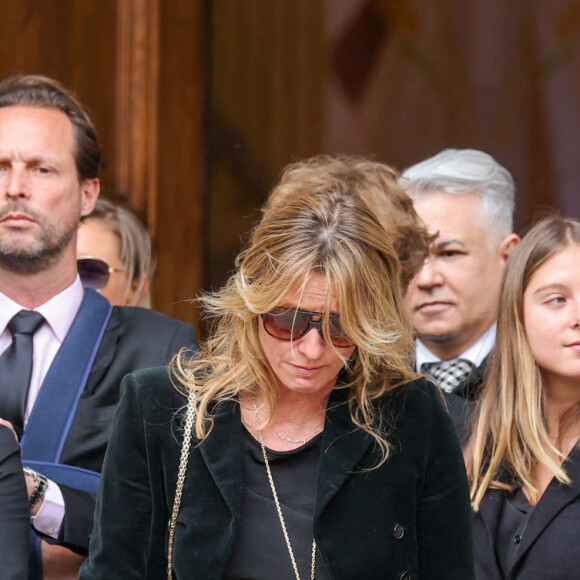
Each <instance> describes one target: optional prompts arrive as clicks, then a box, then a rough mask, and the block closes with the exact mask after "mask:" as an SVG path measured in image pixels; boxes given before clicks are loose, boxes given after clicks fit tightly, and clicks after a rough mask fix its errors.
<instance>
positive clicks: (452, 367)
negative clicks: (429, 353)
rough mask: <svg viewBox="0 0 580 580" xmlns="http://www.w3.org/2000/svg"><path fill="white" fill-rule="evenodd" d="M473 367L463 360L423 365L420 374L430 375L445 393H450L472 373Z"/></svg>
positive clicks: (470, 363)
mask: <svg viewBox="0 0 580 580" xmlns="http://www.w3.org/2000/svg"><path fill="white" fill-rule="evenodd" d="M474 369H475V365H474V364H473V363H472V362H470V361H468V360H464V359H461V358H460V359H457V360H454V361H451V362H445V361H442V362H438V363H425V364H422V365H421V372H423V373H426V374H428V375H431V376H432V377H433V378H434V379H435V380H436V381H437V383H438V384H439V386H440V387H441V388H442V389H443V390H444V391H446V392H447V393H452V392H453V391H454V390H455V389H456V388H457V387H458V386H459V385H460V384H461V383H463V381H464V380H465V379H466V378H467V377H468V376H469V375H470V374H471V373H472V372H473V370H474Z"/></svg>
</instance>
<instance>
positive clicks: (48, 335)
mask: <svg viewBox="0 0 580 580" xmlns="http://www.w3.org/2000/svg"><path fill="white" fill-rule="evenodd" d="M83 292H84V290H83V286H82V284H81V280H80V278H79V277H78V276H77V277H76V279H75V281H74V283H73V284H72V285H71V286H69V287H68V288H66V289H65V290H63V291H62V292H61V293H60V294H57V295H56V296H54V297H53V298H51V299H50V300H49V301H48V302H45V303H44V304H42V305H41V306H39V307H38V308H35V310H36V312H40V314H42V315H43V316H44V318H45V322H44V323H43V324H42V326H41V327H40V328H39V329H38V330H37V331H36V332H35V333H34V337H33V343H32V344H33V355H32V377H31V379H30V388H29V390H28V400H27V403H26V412H25V414H24V425H25V426H26V423H27V422H28V418H29V417H30V414H31V412H32V409H33V407H34V403H35V402H36V397H37V396H38V392H39V391H40V387H41V386H42V382H43V381H44V377H45V376H46V373H47V372H48V369H49V368H50V365H51V364H52V361H53V359H54V357H55V356H56V353H57V352H58V349H59V348H60V346H61V344H62V343H63V341H64V339H65V337H66V335H67V333H68V331H69V329H70V327H71V325H72V323H73V320H74V319H75V316H76V315H77V312H78V309H79V308H80V305H81V302H82V300H83ZM23 309H25V310H26V308H24V307H23V306H21V305H20V304H18V303H17V302H14V300H11V299H10V298H8V296H6V295H5V294H2V293H1V292H0V354H1V353H3V352H4V351H5V350H6V348H7V347H8V346H9V345H10V344H11V343H12V335H11V334H10V331H9V330H8V327H7V326H8V323H9V322H10V320H11V319H12V317H13V316H14V315H15V314H17V313H18V312H20V310H23ZM64 512H65V509H64V499H63V497H62V493H61V491H60V489H59V487H58V485H57V484H56V483H55V482H53V481H50V480H49V482H48V488H47V489H46V493H45V496H44V501H43V503H42V505H41V506H40V509H39V510H38V513H37V514H36V515H35V516H32V524H33V525H34V527H35V528H36V529H37V530H38V531H39V532H42V533H44V534H47V535H48V536H51V537H53V538H55V539H56V538H57V537H58V532H59V530H60V526H61V524H62V520H63V518H64Z"/></svg>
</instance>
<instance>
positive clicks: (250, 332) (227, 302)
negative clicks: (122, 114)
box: [174, 191, 417, 460]
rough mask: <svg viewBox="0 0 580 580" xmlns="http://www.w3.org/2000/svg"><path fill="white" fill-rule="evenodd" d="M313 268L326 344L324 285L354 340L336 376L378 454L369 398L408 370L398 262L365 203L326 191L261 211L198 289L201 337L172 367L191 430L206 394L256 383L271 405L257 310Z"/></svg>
mask: <svg viewBox="0 0 580 580" xmlns="http://www.w3.org/2000/svg"><path fill="white" fill-rule="evenodd" d="M313 274H321V275H323V276H324V277H325V278H326V282H327V288H328V294H327V297H326V306H325V309H324V316H323V325H322V328H323V334H324V336H325V338H326V340H327V342H328V344H329V345H330V348H334V347H332V343H331V342H330V341H329V340H328V336H329V335H328V332H329V327H328V322H329V319H328V315H329V314H330V313H331V312H330V304H331V300H332V292H336V293H337V295H338V298H339V301H340V302H339V303H340V319H341V324H342V326H343V328H344V330H345V332H346V333H347V334H348V336H349V337H350V338H351V339H352V341H353V342H354V343H355V344H356V349H355V353H354V355H353V356H352V357H351V358H350V359H349V360H346V359H344V364H345V366H344V371H343V373H342V374H341V385H340V386H341V387H342V388H345V389H348V391H349V395H348V397H349V404H350V409H351V416H352V419H353V421H354V422H355V424H357V425H358V426H359V427H360V428H361V429H364V430H365V431H367V432H368V433H369V434H370V435H372V436H373V437H374V438H375V440H376V441H377V443H378V444H379V446H380V448H381V449H382V452H383V460H384V459H386V457H387V456H388V451H389V446H388V443H387V440H386V435H385V431H384V428H385V426H384V425H380V424H378V413H377V412H376V402H377V399H378V398H379V397H381V396H383V395H384V394H385V393H387V392H388V391H390V390H392V389H395V388H397V387H398V386H399V385H402V384H403V383H406V382H408V381H410V380H412V379H414V378H416V376H417V375H415V373H414V372H413V370H412V365H411V355H412V352H413V338H412V333H411V330H410V326H409V322H408V320H407V316H406V313H405V311H404V308H403V302H402V298H401V288H400V282H399V280H400V264H399V260H398V258H397V256H396V253H395V250H394V249H393V246H392V244H391V243H390V241H389V239H388V238H387V236H385V234H384V230H383V229H382V228H381V226H380V224H379V223H378V221H377V219H376V218H375V217H374V215H373V214H372V213H371V211H370V210H369V209H368V208H367V207H366V205H365V204H364V203H363V202H362V201H361V200H360V199H359V198H357V197H356V196H352V195H348V194H345V193H336V192H333V191H329V192H322V193H317V194H312V195H308V196H305V197H303V198H301V199H298V200H296V201H294V202H291V203H289V204H288V205H286V206H284V207H282V208H280V209H279V210H277V211H275V212H273V213H272V214H271V215H270V216H269V217H266V218H265V219H263V220H262V221H261V222H260V223H259V224H258V225H257V226H256V227H255V229H254V231H253V233H252V235H251V239H250V241H249V244H248V246H247V247H246V248H245V249H244V250H243V251H242V253H241V254H240V255H239V256H238V258H237V260H236V271H235V273H234V274H233V275H232V276H231V277H230V279H229V280H228V282H227V283H226V284H225V286H224V287H223V288H222V289H221V290H219V291H217V292H212V293H208V294H206V295H205V296H202V297H201V298H200V301H201V304H202V306H203V308H204V311H205V313H206V315H207V316H208V318H209V319H210V321H211V322H212V325H211V332H210V338H209V339H208V340H207V341H206V342H205V344H203V345H202V346H201V348H200V351H199V354H198V355H197V356H196V357H195V358H192V359H188V358H186V357H185V356H184V355H181V356H180V357H178V358H177V359H176V362H175V365H174V374H175V377H176V378H177V380H178V381H179V383H180V384H181V386H182V387H184V388H185V389H186V390H187V391H189V392H190V394H193V395H194V405H195V410H196V420H195V434H196V436H197V437H198V438H199V439H200V440H203V439H204V437H206V436H207V435H208V434H209V431H210V430H211V428H212V424H213V422H212V413H213V412H214V408H215V405H216V403H219V402H221V401H224V400H227V399H232V398H235V397H236V395H237V394H238V393H239V392H240V391H250V390H253V389H260V390H261V391H263V393H264V394H265V396H266V398H267V400H268V403H269V405H270V408H271V409H272V414H273V413H274V412H275V410H276V406H277V396H278V393H277V389H276V383H277V380H276V377H275V375H274V373H273V371H272V368H271V367H270V365H269V364H268V361H267V358H266V356H265V354H264V351H263V349H262V346H261V343H260V340H259V337H258V325H259V324H261V318H260V314H262V313H264V312H268V311H269V310H271V309H272V308H274V307H276V306H279V305H280V303H281V302H282V301H283V298H284V297H285V296H286V295H287V294H288V292H289V291H290V290H292V289H295V288H296V286H297V285H298V286H299V287H300V285H302V287H303V285H305V284H306V283H307V282H308V280H309V279H310V277H311V276H312V275H313ZM335 350H336V349H335ZM336 352H337V353H338V354H340V353H339V351H336Z"/></svg>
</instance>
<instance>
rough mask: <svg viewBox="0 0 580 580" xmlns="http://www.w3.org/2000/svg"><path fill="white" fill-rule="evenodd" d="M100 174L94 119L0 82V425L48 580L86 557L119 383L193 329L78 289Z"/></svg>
mask: <svg viewBox="0 0 580 580" xmlns="http://www.w3.org/2000/svg"><path fill="white" fill-rule="evenodd" d="M99 164H100V149H99V145H98V142H97V137H96V133H95V130H94V128H93V125H92V123H91V120H90V118H89V116H88V115H87V113H86V112H85V110H84V109H83V107H82V105H81V104H80V103H79V102H78V100H77V99H76V97H75V96H74V95H73V94H71V93H70V92H69V91H68V90H67V89H65V88H64V87H62V86H61V85H60V84H58V83H56V82H55V81H53V80H51V79H48V78H45V77H39V76H25V77H12V78H10V79H6V80H4V81H3V82H1V83H0V187H1V188H2V191H1V194H2V195H1V197H0V355H1V356H0V385H1V388H0V417H1V418H2V419H5V420H8V421H10V422H11V423H12V424H13V425H14V427H15V429H16V432H17V433H18V435H19V436H21V444H22V455H23V462H24V463H25V464H27V465H29V466H32V467H33V468H34V470H35V471H29V472H28V473H27V474H26V484H27V487H28V493H29V501H30V507H31V515H32V524H33V527H34V529H35V530H36V531H37V532H38V533H39V534H41V535H42V536H43V537H44V538H46V539H47V540H48V541H49V542H50V543H51V544H60V546H57V547H56V548H52V549H51V547H50V545H49V544H48V543H46V542H43V543H42V548H41V549H42V563H43V565H44V567H45V571H44V572H45V575H46V576H48V575H52V577H58V578H68V577H69V576H70V577H76V574H77V573H78V566H79V565H80V560H79V559H75V556H76V554H74V553H73V552H72V551H71V550H69V549H68V548H70V549H72V550H74V551H75V552H78V553H79V554H81V555H83V554H85V553H86V550H87V547H88V540H89V534H90V531H91V529H92V521H93V511H94V493H92V492H94V491H95V487H96V485H97V483H98V473H99V472H100V470H101V466H102V462H103V458H104V453H105V450H106V446H107V442H108V439H109V435H110V426H111V422H112V418H113V414H114V412H115V408H116V405H117V402H118V400H119V385H120V382H121V379H122V378H123V377H124V375H125V374H127V373H129V372H132V371H134V370H137V369H141V368H145V367H149V366H157V365H166V364H168V363H169V362H170V360H171V358H172V356H173V355H174V354H175V353H176V352H177V351H179V350H180V349H181V348H182V347H190V348H191V347H194V346H195V343H196V336H195V331H194V329H193V327H192V326H191V325H188V324H184V323H181V322H178V321H176V320H173V319H170V318H167V317H165V316H162V315H161V314H158V313H155V312H152V311H149V310H145V309H141V308H122V307H115V308H113V307H111V306H110V304H109V303H108V301H107V300H106V299H104V298H103V297H102V296H100V295H99V294H97V293H96V292H94V291H92V290H86V291H85V290H83V287H82V285H81V282H80V279H79V277H78V272H77V262H76V236H77V228H78V225H79V223H80V220H81V218H82V217H83V216H86V215H88V214H89V213H90V212H91V210H92V209H93V206H94V204H95V202H96V199H97V196H98V194H99V180H98V172H99ZM22 311H25V312H24V314H22ZM23 320H24V321H25V323H24V326H22V321H23ZM19 325H20V326H19ZM27 325H28V327H27V328H26V329H24V327H25V326H27ZM27 336H28V339H27V338H26V337H27ZM27 340H28V345H29V346H28V347H27V348H28V351H26V352H28V354H26V352H25V349H23V345H25V343H27ZM23 356H24V359H23V358H22V357H23ZM26 356H28V359H27V360H28V363H26V364H25V363H23V362H22V360H25V359H26ZM14 361H17V364H14ZM23 369H27V370H26V372H24V371H23ZM127 468H128V469H130V466H127ZM62 546H64V548H63V547H62ZM38 562H40V560H38ZM32 574H33V575H34V576H35V577H41V576H42V571H40V570H37V571H36V572H34V571H33V572H32Z"/></svg>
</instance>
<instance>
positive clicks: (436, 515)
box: [80, 368, 473, 580]
mask: <svg viewBox="0 0 580 580" xmlns="http://www.w3.org/2000/svg"><path fill="white" fill-rule="evenodd" d="M344 399H345V394H344V391H342V390H339V389H337V390H336V391H334V393H333V394H332V396H331V399H330V401H329V407H328V412H327V419H326V424H325V428H324V432H323V439H322V453H321V457H320V463H319V473H318V487H317V493H316V503H315V514H314V534H315V537H316V541H317V543H318V546H319V549H320V554H321V556H322V558H323V559H324V562H325V564H326V567H327V570H328V573H329V575H330V577H331V578H333V579H336V580H347V579H352V580H355V579H356V580H361V579H363V578H364V579H365V580H374V579H379V578H381V579H397V580H416V579H422V580H424V579H430V580H435V579H441V580H443V579H445V580H449V579H453V580H464V579H470V578H473V555H472V540H471V527H470V516H471V511H470V505H469V498H468V487H467V479H466V475H465V468H464V465H463V459H462V456H461V452H460V448H459V443H458V440H457V436H456V434H455V429H454V427H453V424H452V422H451V420H450V418H449V416H448V415H447V413H446V411H445V409H444V407H443V404H442V402H441V397H440V395H439V393H438V392H437V391H436V389H435V387H434V386H433V385H431V384H430V383H428V382H427V381H424V380H419V381H416V382H413V383H410V384H408V385H405V386H403V387H400V388H398V389H396V390H394V391H392V392H391V393H389V394H388V395H386V396H385V397H384V398H383V400H382V401H381V412H382V414H383V417H384V419H385V425H386V426H388V433H389V441H390V442H391V445H392V452H391V455H390V456H389V459H388V460H387V461H386V462H385V463H384V464H383V465H382V466H381V467H379V468H377V469H372V470H368V468H370V467H372V466H374V465H376V464H377V460H378V457H379V455H378V452H377V450H376V448H375V446H374V444H373V440H372V438H371V437H369V436H367V435H366V433H364V432H363V431H361V430H360V429H357V428H355V426H354V425H353V423H352V422H351V420H350V414H349V409H348V405H347V404H346V402H345V400H344ZM184 405H185V398H184V397H183V396H182V395H180V394H179V393H178V392H177V391H176V390H175V389H174V387H173V386H172V385H171V383H170V381H169V378H168V372H167V369H161V368H158V369H150V370H146V371H140V372H137V373H134V374H132V375H129V376H128V377H127V378H126V379H125V381H124V394H123V396H122V399H121V403H120V405H119V408H118V411H117V414H116V417H115V422H114V426H113V435H112V437H111V440H110V443H109V448H108V450H107V455H106V459H105V465H104V468H103V479H102V481H101V488H100V491H99V496H98V499H97V509H96V521H95V528H94V531H93V535H92V537H91V544H90V549H89V560H88V561H87V562H86V563H85V564H84V566H83V568H82V570H81V575H80V578H81V580H89V579H92V580H95V579H103V580H105V579H106V580H111V579H116V578H119V579H121V578H122V579H123V580H129V579H139V580H142V579H144V578H151V579H163V578H166V577H167V576H166V565H167V561H166V555H167V536H168V534H167V527H168V521H169V517H170V510H171V507H172V505H173V498H174V495H175V486H176V480H177V470H178V464H179V454H180V447H181V440H182V431H181V426H182V424H183V421H182V418H183V407H184ZM179 409H181V411H179ZM241 429H242V426H241V421H240V412H239V406H238V404H237V403H235V402H229V403H223V404H221V405H220V406H219V408H218V409H217V410H216V414H215V425H214V429H213V430H212V432H211V434H210V435H209V437H208V438H207V439H206V440H205V441H204V442H203V443H202V444H201V445H199V446H195V447H192V451H191V454H190V458H189V465H188V471H187V477H186V481H185V487H184V494H183V501H182V505H181V511H180V513H179V518H178V524H177V530H176V537H175V548H174V549H175V555H174V575H175V578H177V579H178V580H182V579H187V580H192V579H200V580H211V579H219V578H222V577H223V575H224V571H225V570H226V567H227V564H228V561H229V558H230V555H231V552H232V546H233V541H234V537H235V534H236V525H237V521H238V517H239V514H240V506H241V499H242V453H241V449H242V431H241ZM257 565H258V566H259V562H257ZM260 577H267V573H264V574H263V575H262V576H260Z"/></svg>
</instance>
